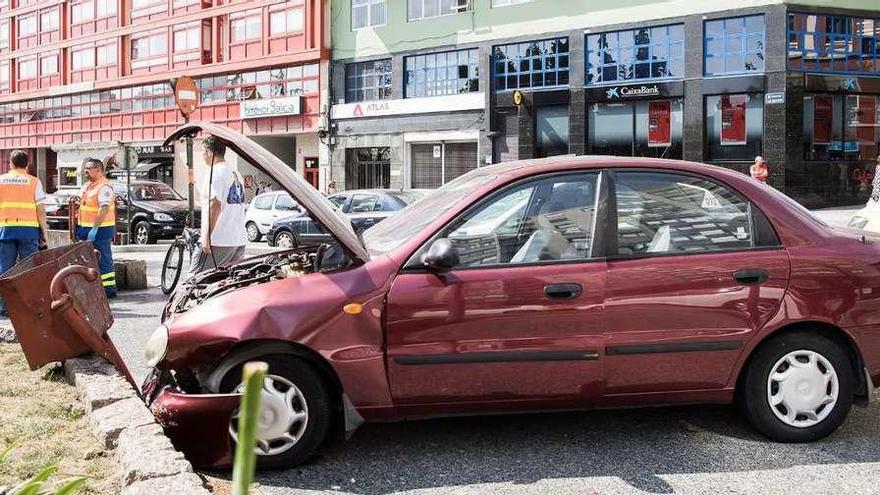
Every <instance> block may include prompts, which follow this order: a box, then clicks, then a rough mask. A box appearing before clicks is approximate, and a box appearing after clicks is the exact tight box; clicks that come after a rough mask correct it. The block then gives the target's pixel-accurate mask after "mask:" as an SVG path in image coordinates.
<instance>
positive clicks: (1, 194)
mask: <svg viewBox="0 0 880 495" xmlns="http://www.w3.org/2000/svg"><path fill="white" fill-rule="evenodd" d="M9 165H10V170H9V172H7V173H5V174H3V175H0V275H2V274H5V273H6V272H7V271H9V269H10V268H12V267H13V266H14V265H15V263H16V262H18V260H22V259H24V258H27V257H28V256H30V255H32V254H34V253H36V252H37V251H39V249H40V244H41V242H45V241H46V240H48V239H49V226H48V224H47V223H46V210H45V208H44V207H43V202H44V201H45V200H46V192H45V191H44V190H43V184H41V183H40V179H37V178H36V177H34V176H33V175H31V174H29V173H28V171H27V167H28V156H27V153H25V152H24V151H21V150H15V151H13V152H12V155H10V160H9ZM0 314H2V316H8V315H9V314H8V313H7V311H6V303H5V302H4V301H3V300H2V299H0Z"/></svg>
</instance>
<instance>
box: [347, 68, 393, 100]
mask: <svg viewBox="0 0 880 495" xmlns="http://www.w3.org/2000/svg"><path fill="white" fill-rule="evenodd" d="M390 98H391V59H390V58H386V59H382V60H373V61H371V62H358V63H354V64H348V65H346V66H345V101H346V102H349V103H351V102H357V101H370V100H387V99H390Z"/></svg>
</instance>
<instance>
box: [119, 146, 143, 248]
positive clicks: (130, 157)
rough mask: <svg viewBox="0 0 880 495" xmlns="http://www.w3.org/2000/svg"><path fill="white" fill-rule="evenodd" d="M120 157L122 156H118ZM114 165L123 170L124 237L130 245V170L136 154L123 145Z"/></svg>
mask: <svg viewBox="0 0 880 495" xmlns="http://www.w3.org/2000/svg"><path fill="white" fill-rule="evenodd" d="M120 155H122V156H120ZM115 160H116V163H118V164H119V166H120V167H121V168H122V169H123V170H125V189H126V192H127V194H126V201H127V204H126V207H125V225H126V226H127V229H128V232H127V233H126V236H125V243H126V244H131V169H133V168H134V167H136V166H137V164H138V160H139V157H138V154H137V151H135V149H134V148H132V147H131V146H127V145H124V146H123V147H122V150H121V152H120V151H117V152H116V157H115Z"/></svg>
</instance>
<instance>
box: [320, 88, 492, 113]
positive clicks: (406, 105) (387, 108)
mask: <svg viewBox="0 0 880 495" xmlns="http://www.w3.org/2000/svg"><path fill="white" fill-rule="evenodd" d="M485 105H486V95H485V94H483V93H466V94H460V95H449V96H434V97H430V98H405V99H398V100H379V101H362V102H358V103H340V104H337V105H333V109H332V110H331V116H332V118H334V119H359V118H364V117H383V116H387V115H409V114H420V113H445V112H452V111H457V110H481V109H482V108H483V107H484V106H485Z"/></svg>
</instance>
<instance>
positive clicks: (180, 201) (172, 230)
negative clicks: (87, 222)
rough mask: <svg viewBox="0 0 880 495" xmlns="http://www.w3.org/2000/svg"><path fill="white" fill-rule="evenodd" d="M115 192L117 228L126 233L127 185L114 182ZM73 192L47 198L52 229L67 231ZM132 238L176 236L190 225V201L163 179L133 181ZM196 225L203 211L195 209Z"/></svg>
mask: <svg viewBox="0 0 880 495" xmlns="http://www.w3.org/2000/svg"><path fill="white" fill-rule="evenodd" d="M112 184H113V192H115V193H116V231H117V232H127V231H128V225H127V223H126V222H127V218H126V210H127V208H126V201H127V198H128V194H127V193H126V184H125V183H124V182H113V183H112ZM71 194H73V193H67V194H65V193H55V194H53V195H50V196H49V197H48V198H47V199H46V216H47V220H48V223H49V228H50V229H59V230H67V225H68V207H67V201H68V200H69V199H70V196H71ZM131 202H132V209H131V224H132V225H133V226H134V228H133V229H132V232H131V241H132V242H133V243H135V244H153V243H155V242H156V240H157V239H173V238H174V237H176V236H178V235H179V234H180V233H181V232H183V228H184V227H185V226H187V225H188V224H189V222H188V220H187V219H188V215H187V208H188V206H189V203H188V202H187V200H186V199H185V198H183V197H182V196H181V195H179V194H177V192H176V191H175V190H174V189H172V188H171V187H169V186H168V185H167V184H165V183H164V182H159V181H148V180H137V181H132V182H131ZM195 215H196V226H197V227H198V226H199V225H200V223H201V222H200V220H201V212H200V211H198V210H196V212H195Z"/></svg>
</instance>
